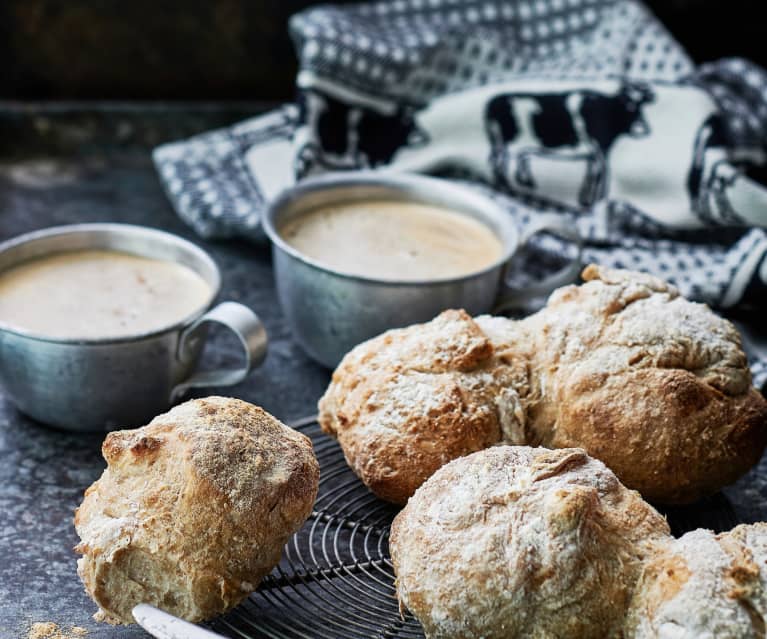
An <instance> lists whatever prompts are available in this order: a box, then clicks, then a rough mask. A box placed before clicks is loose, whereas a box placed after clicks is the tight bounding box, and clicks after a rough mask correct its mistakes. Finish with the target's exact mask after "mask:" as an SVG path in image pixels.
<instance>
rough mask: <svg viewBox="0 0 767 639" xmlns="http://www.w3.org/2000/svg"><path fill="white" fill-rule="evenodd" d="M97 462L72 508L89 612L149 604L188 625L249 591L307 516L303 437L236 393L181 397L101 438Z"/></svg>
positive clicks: (122, 618) (308, 449)
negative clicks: (98, 471)
mask: <svg viewBox="0 0 767 639" xmlns="http://www.w3.org/2000/svg"><path fill="white" fill-rule="evenodd" d="M102 451H103V454H104V458H105V459H106V461H107V464H108V466H107V469H106V470H105V471H104V473H103V475H102V476H101V478H100V479H99V480H98V481H96V482H95V483H94V484H93V485H92V486H91V487H90V488H88V490H86V492H85V498H84V499H83V503H82V505H81V506H80V507H79V508H78V509H77V512H76V514H75V527H76V529H77V533H78V534H79V536H80V538H81V540H82V541H81V542H80V543H79V544H78V545H77V547H76V548H75V550H77V552H79V553H81V554H82V555H83V556H82V558H81V559H80V560H79V561H78V573H79V575H80V578H81V579H82V581H83V583H84V585H85V589H86V592H87V593H88V594H89V595H90V596H91V597H92V598H93V600H94V601H95V602H96V603H97V604H98V606H99V611H98V612H97V613H96V615H95V617H96V619H98V620H100V621H107V622H109V623H113V624H128V623H133V622H134V621H135V620H134V619H133V615H132V613H131V610H132V608H133V607H134V606H135V605H136V604H139V603H149V604H152V605H155V606H157V607H159V608H161V609H163V610H166V611H168V612H170V613H171V614H174V615H176V616H179V617H182V618H184V619H187V620H189V621H194V622H197V621H202V620H205V619H209V618H211V617H214V616H216V615H219V614H222V613H224V612H226V611H227V610H229V609H231V608H232V607H234V606H235V605H237V604H238V603H239V602H240V601H241V600H242V599H244V598H245V597H246V596H247V595H248V594H249V593H250V592H252V591H253V590H255V588H256V587H257V586H258V583H259V582H260V581H261V579H262V578H263V577H264V576H265V575H266V574H268V573H269V572H270V571H271V569H272V568H273V567H274V566H275V565H276V564H277V562H278V561H279V559H280V555H281V553H282V548H283V546H284V544H285V542H286V541H287V540H288V538H289V537H290V535H292V534H293V533H294V532H295V531H296V530H297V529H298V528H299V527H300V526H301V525H302V524H303V522H304V521H305V520H306V518H307V517H308V516H309V514H310V513H311V510H312V506H313V504H314V500H315V498H316V495H317V489H318V486H319V466H318V464H317V461H316V459H315V457H314V453H313V451H312V445H311V442H310V441H309V439H308V438H307V437H305V436H304V435H302V434H300V433H298V432H296V431H294V430H293V429H291V428H288V427H287V426H285V425H283V424H282V423H280V422H279V421H278V420H276V419H275V418H274V417H272V416H271V415H269V414H268V413H267V412H265V411H264V410H262V409H261V408H258V407H256V406H253V405H252V404H248V403H246V402H243V401H240V400H237V399H228V398H223V397H208V398H206V399H197V400H192V401H189V402H186V403H184V404H181V405H179V406H177V407H175V408H174V409H172V410H171V411H170V412H168V413H165V414H163V415H159V416H158V417H156V418H155V419H153V420H152V422H151V423H150V424H149V425H147V426H144V427H142V428H138V429H135V430H124V431H116V432H113V433H110V434H109V435H107V437H106V439H105V441H104V444H103V447H102Z"/></svg>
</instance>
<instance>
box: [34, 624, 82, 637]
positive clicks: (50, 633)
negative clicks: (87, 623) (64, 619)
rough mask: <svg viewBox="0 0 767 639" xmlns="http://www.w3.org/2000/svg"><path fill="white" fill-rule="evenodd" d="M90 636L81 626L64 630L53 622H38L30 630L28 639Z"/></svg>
mask: <svg viewBox="0 0 767 639" xmlns="http://www.w3.org/2000/svg"><path fill="white" fill-rule="evenodd" d="M87 634H88V631H87V630H86V629H85V628H83V627H81V626H72V627H71V628H70V629H69V630H64V629H63V628H61V627H60V626H59V625H58V624H55V623H53V622H52V621H38V622H36V623H33V624H32V626H31V627H30V628H29V633H28V634H27V639H78V638H79V637H84V636H85V635H87Z"/></svg>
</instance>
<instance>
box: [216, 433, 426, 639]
mask: <svg viewBox="0 0 767 639" xmlns="http://www.w3.org/2000/svg"><path fill="white" fill-rule="evenodd" d="M293 427H294V428H296V429H297V430H299V431H300V432H302V433H304V434H305V435H307V436H308V437H310V438H311V439H312V442H313V444H314V452H315V454H316V455H317V459H318V460H319V463H320V471H321V473H320V489H319V494H318V497H317V502H316V504H315V507H314V511H313V512H312V515H311V516H310V518H309V520H308V521H307V522H306V524H305V525H304V527H303V528H302V529H301V530H300V531H299V532H298V533H297V534H296V535H294V537H293V538H292V539H291V540H290V541H289V542H288V544H287V545H286V546H285V551H284V554H283V559H282V561H281V562H280V564H279V565H278V566H277V568H275V569H274V571H273V572H272V573H271V574H270V575H269V576H268V577H266V578H265V579H264V580H263V581H262V583H261V585H260V586H259V589H258V590H257V591H256V592H255V593H254V594H253V595H251V596H250V597H249V598H248V599H247V600H246V601H245V602H244V603H243V604H241V605H240V606H238V607H237V608H236V609H235V610H233V611H232V612H231V613H229V614H228V615H226V616H224V617H221V618H219V619H217V620H215V621H213V622H212V623H211V624H210V627H211V628H212V629H213V630H215V631H216V632H218V633H220V634H222V635H225V636H228V637H233V638H237V639H257V638H261V637H268V638H270V639H314V638H317V639H346V638H349V639H369V638H371V637H379V638H381V639H383V638H394V637H402V638H403V639H422V638H423V631H422V630H421V627H420V625H419V624H418V622H417V621H415V620H414V619H413V618H412V617H411V616H409V615H406V616H405V617H404V618H402V617H401V616H400V612H399V606H398V603H397V598H396V593H395V590H394V571H393V569H392V565H391V561H390V559H389V527H390V525H391V522H392V519H393V518H394V515H396V513H397V511H398V508H396V507H395V506H392V505H391V504H387V503H385V502H383V501H380V500H379V499H376V498H375V497H374V496H373V495H372V494H371V493H370V492H369V491H368V490H367V489H366V488H365V487H364V486H363V485H362V483H361V482H360V481H359V479H357V477H356V476H355V475H354V474H353V473H352V472H351V470H350V469H349V467H348V466H347V464H346V461H345V459H344V456H343V453H342V452H341V449H340V448H339V446H338V444H337V443H336V442H335V441H333V440H332V439H330V438H329V437H326V436H324V435H323V434H322V432H321V430H320V428H319V425H318V424H317V422H316V420H315V419H314V418H310V419H306V420H301V421H300V422H298V423H295V424H293Z"/></svg>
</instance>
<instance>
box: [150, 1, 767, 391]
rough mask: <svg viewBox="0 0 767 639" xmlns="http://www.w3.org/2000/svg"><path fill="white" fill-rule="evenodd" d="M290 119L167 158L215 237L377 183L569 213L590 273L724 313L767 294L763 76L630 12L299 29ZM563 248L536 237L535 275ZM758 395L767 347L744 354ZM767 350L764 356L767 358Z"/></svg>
mask: <svg viewBox="0 0 767 639" xmlns="http://www.w3.org/2000/svg"><path fill="white" fill-rule="evenodd" d="M290 28H291V35H292V36H293V39H294V41H295V44H296V49H297V53H298V57H299V60H300V72H299V74H298V77H297V95H298V99H297V104H295V105H287V106H284V107H282V108H280V109H278V110H276V111H274V112H272V113H269V114H267V115H262V116H259V117H255V118H252V119H250V120H246V121H244V122H241V123H239V124H237V125H235V126H233V127H230V128H228V129H224V130H218V131H213V132H210V133H207V134H203V135H200V136H197V137H195V138H192V139H189V140H185V141H182V142H176V143H172V144H167V145H164V146H162V147H160V148H158V149H156V150H155V153H154V159H155V162H156V165H157V168H158V170H159V173H160V176H161V178H162V180H163V183H164V184H165V187H166V190H167V192H168V195H169V197H170V199H171V201H172V203H173V205H174V207H175V208H176V210H177V211H178V213H179V215H180V216H181V217H182V218H183V219H184V220H186V221H187V222H188V223H189V224H190V225H191V226H192V227H193V228H194V229H195V230H196V231H197V232H198V233H199V234H200V235H202V236H204V237H217V238H222V237H247V238H252V239H259V238H261V237H262V234H261V230H260V218H261V214H262V211H263V210H264V207H265V205H266V203H267V202H268V201H269V199H270V198H272V197H273V196H274V195H275V194H276V193H277V192H278V191H280V190H281V189H282V188H284V187H286V186H288V185H290V184H291V183H293V182H294V181H295V180H297V179H301V178H304V177H306V176H310V175H314V174H318V173H322V172H326V171H339V170H340V171H343V170H354V169H359V168H374V169H381V170H394V171H419V172H428V173H434V174H439V175H443V176H448V177H452V178H454V179H462V180H468V181H471V182H472V183H474V184H476V185H477V188H483V189H490V190H491V191H492V192H493V193H494V195H495V196H496V197H497V198H499V199H500V200H501V201H503V202H504V204H505V205H506V207H507V208H508V211H509V215H511V216H513V217H514V218H515V220H516V221H517V222H518V224H519V226H520V227H522V228H524V227H525V226H527V225H529V224H533V223H535V220H536V216H537V215H539V214H541V213H542V212H551V211H555V212H558V213H559V214H560V215H561V216H562V217H563V219H565V220H567V221H568V222H569V223H570V224H572V225H573V227H574V228H576V229H577V230H578V231H579V232H580V234H581V235H582V237H583V238H584V240H585V245H586V248H585V256H584V257H585V259H586V260H588V261H595V262H599V263H601V264H605V265H608V266H612V267H622V268H631V269H636V270H642V271H647V272H650V273H654V274H656V275H658V276H660V277H663V278H664V279H666V280H669V281H671V282H672V283H673V284H675V285H676V286H678V287H679V288H680V289H681V291H682V293H683V294H685V295H686V296H688V297H690V298H692V299H695V300H699V301H702V302H706V303H708V304H710V305H712V306H714V307H717V308H719V309H722V310H724V311H725V312H728V309H731V312H737V313H740V311H741V310H742V309H760V308H761V307H763V306H765V299H766V298H767V296H766V295H765V293H767V234H766V233H765V230H764V229H765V227H767V188H765V186H763V185H762V184H761V183H760V181H759V179H757V178H756V177H755V176H759V175H760V174H762V175H764V174H765V173H767V172H765V163H766V162H767V155H766V154H765V152H766V151H767V73H765V71H764V70H762V69H761V68H759V67H757V66H755V65H753V64H751V63H749V62H747V61H745V60H740V59H726V60H721V61H718V62H714V63H710V64H706V65H703V66H700V67H696V66H695V65H693V63H692V61H691V60H690V58H689V57H688V56H687V54H686V53H685V51H684V50H683V49H682V47H681V46H680V45H679V44H678V43H677V42H676V41H675V40H674V39H673V38H672V37H671V36H670V35H669V34H668V32H667V31H666V30H665V29H664V27H663V26H662V25H661V24H660V23H659V22H658V21H657V20H656V18H655V17H654V16H653V15H652V14H651V13H650V12H649V11H648V10H647V9H646V8H645V7H644V5H642V4H641V3H640V2H637V1H635V0H385V1H382V2H377V3H371V4H360V5H351V6H333V5H323V6H319V7H316V8H312V9H309V10H307V11H305V12H303V13H300V14H298V15H296V16H294V17H293V19H292V20H291V24H290ZM566 250H567V247H566V246H565V245H563V244H562V243H561V242H559V241H558V240H556V239H555V238H553V237H550V236H545V235H544V236H540V237H538V238H537V239H536V240H535V241H534V243H533V246H532V248H531V251H530V252H528V254H527V255H526V260H525V263H524V264H525V268H524V269H522V270H523V272H524V273H525V274H528V275H530V274H533V275H539V274H540V273H539V271H545V270H547V269H549V268H555V267H556V265H557V264H558V263H559V262H560V261H561V259H562V255H563V252H565V251H566ZM748 342H749V343H750V345H751V348H750V351H751V353H750V354H751V355H752V359H753V361H754V373H755V376H756V378H757V382H758V383H760V384H761V383H763V382H764V381H765V380H767V348H764V349H763V348H762V347H760V346H759V343H758V340H756V339H750V340H748ZM762 353H763V354H762Z"/></svg>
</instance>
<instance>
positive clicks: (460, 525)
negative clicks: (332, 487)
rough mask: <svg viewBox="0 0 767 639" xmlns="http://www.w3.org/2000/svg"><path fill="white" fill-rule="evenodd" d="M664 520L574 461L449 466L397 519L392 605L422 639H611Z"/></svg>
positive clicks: (570, 455)
mask: <svg viewBox="0 0 767 639" xmlns="http://www.w3.org/2000/svg"><path fill="white" fill-rule="evenodd" d="M669 539H670V536H669V530H668V526H667V524H666V521H665V519H664V518H663V517H662V516H661V515H659V514H658V513H657V512H656V511H655V510H654V509H653V508H652V507H651V506H650V505H649V504H647V503H646V502H644V501H643V500H642V499H641V497H640V496H639V494H638V493H636V492H634V491H630V490H627V489H626V488H624V487H623V486H622V485H621V484H620V482H619V481H618V480H617V479H616V477H615V475H613V473H612V472H610V470H609V469H608V468H606V467H605V465H604V464H602V463H601V462H599V461H597V460H594V459H591V458H590V457H588V456H587V455H586V454H585V452H584V451H582V450H579V449H564V450H556V451H553V450H547V449H543V448H537V449H536V448H528V447H516V446H497V447H494V448H491V449H488V450H485V451H480V452H477V453H474V454H472V455H469V456H467V457H463V458H461V459H457V460H455V461H452V462H450V463H449V464H447V465H446V466H443V467H442V468H441V469H440V470H438V471H437V472H436V473H435V474H434V475H433V476H432V477H431V478H430V479H429V480H427V481H426V483H424V484H423V485H422V486H421V487H420V488H419V489H418V490H417V491H416V493H415V495H414V496H413V497H412V498H411V499H410V501H409V502H408V504H407V506H406V507H405V508H404V509H403V510H402V511H401V512H400V513H399V515H397V517H396V519H395V520H394V523H393V525H392V531H391V538H390V549H391V554H392V561H393V564H394V569H395V573H396V575H397V582H396V584H397V593H398V596H399V598H400V601H401V603H402V604H403V605H404V606H405V607H407V608H408V609H409V610H410V611H411V612H412V613H413V615H415V617H416V618H417V619H418V620H419V621H420V622H421V624H422V625H423V627H424V630H425V633H426V636H427V638H429V639H442V638H444V639H448V638H449V639H475V638H477V639H478V638H480V637H482V638H484V639H513V638H515V637H524V638H526V639H529V638H533V639H535V638H540V639H543V638H544V637H545V638H547V639H548V638H550V637H568V638H569V639H581V638H592V637H593V638H594V639H605V638H606V637H619V636H620V632H621V629H622V627H623V624H624V617H625V614H626V610H627V609H628V606H629V603H630V600H631V596H632V593H633V590H634V584H635V583H636V581H637V579H638V577H639V574H640V572H641V569H642V565H643V562H644V561H645V560H646V559H647V558H648V557H649V556H651V555H652V553H654V552H655V551H656V548H658V547H659V546H660V545H662V544H665V543H667V541H668V540H669Z"/></svg>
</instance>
